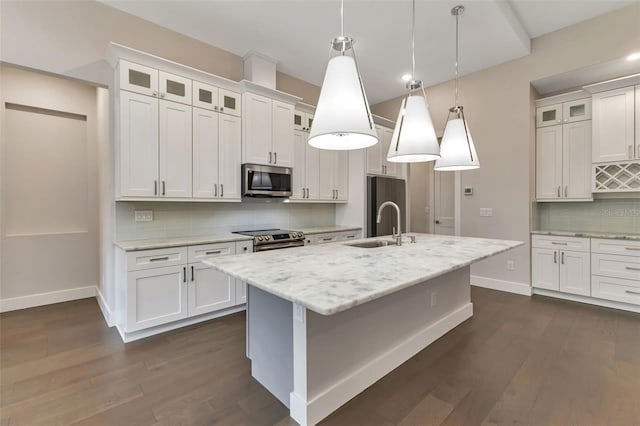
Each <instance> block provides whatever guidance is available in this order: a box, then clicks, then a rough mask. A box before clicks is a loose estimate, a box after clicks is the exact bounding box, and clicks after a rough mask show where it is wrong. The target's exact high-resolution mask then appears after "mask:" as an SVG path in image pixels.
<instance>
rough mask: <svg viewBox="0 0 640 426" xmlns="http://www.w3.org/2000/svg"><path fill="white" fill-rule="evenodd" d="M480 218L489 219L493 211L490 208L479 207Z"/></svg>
mask: <svg viewBox="0 0 640 426" xmlns="http://www.w3.org/2000/svg"><path fill="white" fill-rule="evenodd" d="M480 216H482V217H491V216H493V209H492V208H491V207H481V208H480Z"/></svg>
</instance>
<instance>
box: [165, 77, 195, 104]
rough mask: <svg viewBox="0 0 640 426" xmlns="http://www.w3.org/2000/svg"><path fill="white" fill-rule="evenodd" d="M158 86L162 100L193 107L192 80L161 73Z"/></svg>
mask: <svg viewBox="0 0 640 426" xmlns="http://www.w3.org/2000/svg"><path fill="white" fill-rule="evenodd" d="M158 85H159V89H160V90H159V92H160V98H161V99H165V100H167V101H172V102H179V103H182V104H186V105H191V94H192V93H191V80H189V79H188V78H185V77H180V76H179V75H175V74H169V73H168V72H164V71H160V72H159V73H158Z"/></svg>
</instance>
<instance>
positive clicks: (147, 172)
mask: <svg viewBox="0 0 640 426" xmlns="http://www.w3.org/2000/svg"><path fill="white" fill-rule="evenodd" d="M119 149H120V154H119V157H120V160H119V162H120V171H119V174H120V195H121V196H131V197H153V196H155V195H158V184H159V182H158V175H159V173H158V152H159V151H158V100H157V99H156V98H152V97H150V96H144V95H139V94H136V93H130V92H126V91H120V147H119Z"/></svg>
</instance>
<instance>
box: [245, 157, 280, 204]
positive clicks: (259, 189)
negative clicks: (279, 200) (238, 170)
mask: <svg viewBox="0 0 640 426" xmlns="http://www.w3.org/2000/svg"><path fill="white" fill-rule="evenodd" d="M242 193H243V194H244V195H245V196H248V197H289V196H291V169H290V168H289V167H274V166H262V165H258V164H244V165H243V166H242Z"/></svg>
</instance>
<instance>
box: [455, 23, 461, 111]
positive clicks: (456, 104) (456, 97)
mask: <svg viewBox="0 0 640 426" xmlns="http://www.w3.org/2000/svg"><path fill="white" fill-rule="evenodd" d="M458 18H460V12H459V11H456V83H455V85H456V89H455V90H456V91H455V104H454V105H455V106H456V107H457V106H458Z"/></svg>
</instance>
